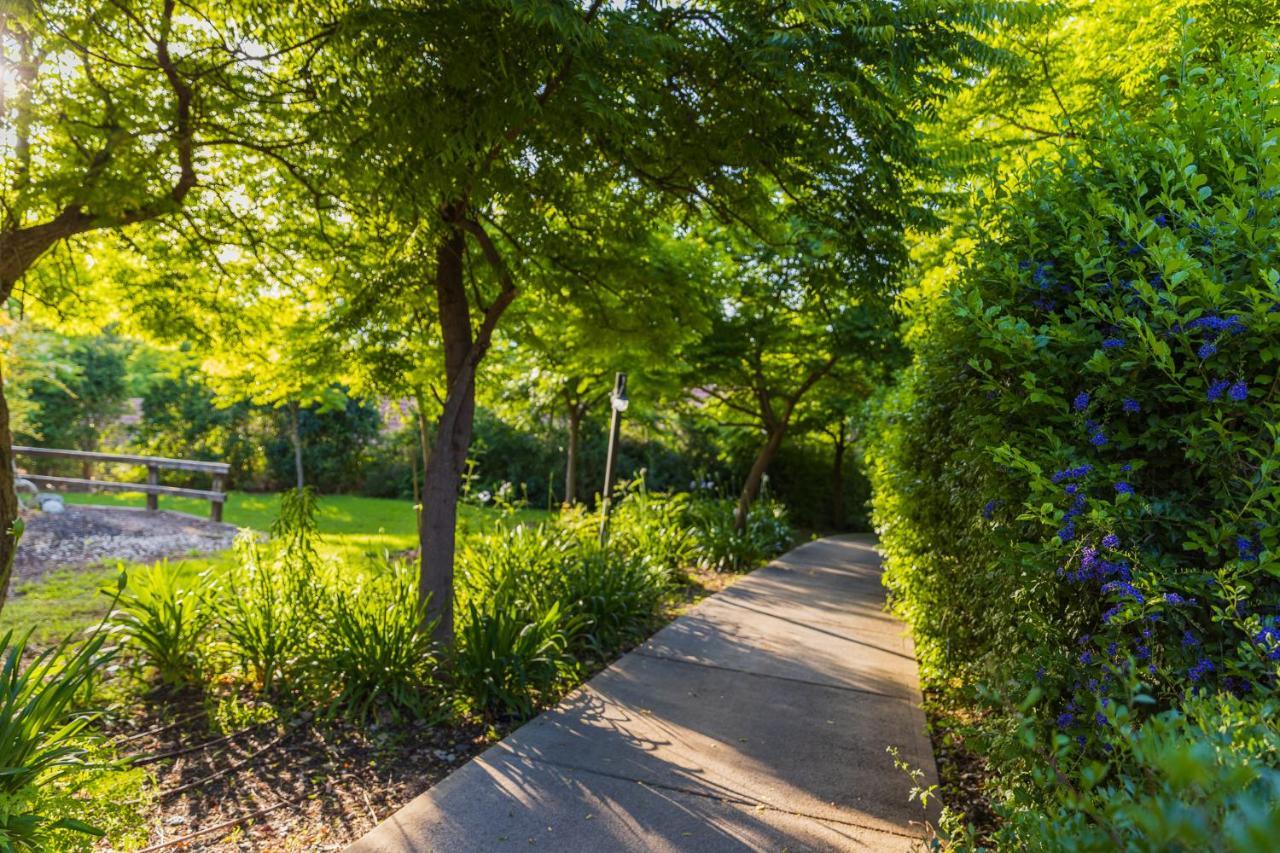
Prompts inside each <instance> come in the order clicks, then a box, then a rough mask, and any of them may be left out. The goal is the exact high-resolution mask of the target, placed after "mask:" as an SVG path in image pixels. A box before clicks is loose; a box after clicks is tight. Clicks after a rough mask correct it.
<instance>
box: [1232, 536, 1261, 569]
mask: <svg viewBox="0 0 1280 853" xmlns="http://www.w3.org/2000/svg"><path fill="white" fill-rule="evenodd" d="M1236 549H1237V550H1238V551H1239V552H1240V559H1241V560H1244V561H1245V562H1246V563H1252V562H1257V559H1258V554H1259V552H1261V551H1262V543H1261V542H1259V541H1258V540H1257V539H1249V538H1247V537H1245V536H1237V537H1236Z"/></svg>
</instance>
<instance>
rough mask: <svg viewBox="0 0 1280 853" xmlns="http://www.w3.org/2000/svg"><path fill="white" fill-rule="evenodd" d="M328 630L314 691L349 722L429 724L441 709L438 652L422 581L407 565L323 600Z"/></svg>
mask: <svg viewBox="0 0 1280 853" xmlns="http://www.w3.org/2000/svg"><path fill="white" fill-rule="evenodd" d="M320 607H321V612H322V613H323V614H324V615H323V623H322V624H323V628H322V629H321V636H320V637H318V638H317V640H316V642H315V643H314V649H313V651H312V652H311V655H310V661H309V664H310V666H309V675H310V677H311V678H312V679H313V681H314V684H313V689H316V690H318V691H319V694H320V695H321V696H322V697H323V696H324V694H325V693H331V694H333V698H332V699H330V700H329V704H328V708H329V713H331V714H337V715H341V716H342V717H344V718H346V719H374V720H377V719H381V718H384V717H386V716H390V717H393V718H396V719H401V718H405V717H408V718H411V719H425V718H426V717H427V716H428V714H429V712H430V711H431V710H432V708H433V707H434V704H433V702H432V699H431V695H432V692H433V689H434V688H435V687H436V685H435V679H434V671H435V666H436V656H435V649H434V646H433V644H432V643H431V639H430V636H431V634H430V626H427V628H426V630H424V629H423V627H424V622H425V620H426V607H425V605H424V604H423V603H422V602H421V601H419V599H418V584H417V575H416V573H415V572H413V571H412V569H411V567H409V566H407V565H405V564H404V563H403V562H394V563H391V562H389V563H385V564H381V565H377V566H375V567H374V568H373V570H372V571H371V572H369V573H368V574H367V575H366V576H365V577H363V578H361V579H360V580H359V581H357V582H355V583H352V584H342V585H334V584H331V585H329V586H328V587H327V588H326V590H325V592H324V593H323V595H322V599H321V603H320Z"/></svg>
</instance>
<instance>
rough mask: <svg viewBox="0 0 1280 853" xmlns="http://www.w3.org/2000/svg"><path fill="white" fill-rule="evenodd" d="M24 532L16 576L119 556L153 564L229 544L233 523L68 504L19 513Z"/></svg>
mask: <svg viewBox="0 0 1280 853" xmlns="http://www.w3.org/2000/svg"><path fill="white" fill-rule="evenodd" d="M23 521H24V523H25V524H26V531H25V532H24V533H23V535H22V541H21V543H19V545H18V554H17V557H16V558H15V559H14V563H13V573H14V579H15V580H19V581H22V580H33V579H35V578H39V577H41V576H43V575H47V574H49V573H50V572H53V571H55V570H57V569H65V568H83V567H87V566H96V565H100V564H102V563H104V562H113V561H115V560H124V561H128V562H138V563H153V562H155V561H156V560H162V559H164V558H166V557H181V556H186V555H188V554H192V553H199V554H206V553H211V552H214V551H222V550H224V549H226V548H229V547H231V543H232V542H233V541H234V540H235V536H236V528H235V527H233V526H232V525H230V524H219V523H216V522H212V521H207V520H205V519H202V518H196V517H195V516H193V515H187V514H185V513H180V512H170V511H168V510H159V511H157V512H148V511H146V510H144V509H132V508H124V507H97V506H68V507H67V508H66V510H65V511H64V512H59V513H51V512H39V511H33V512H24V513H23Z"/></svg>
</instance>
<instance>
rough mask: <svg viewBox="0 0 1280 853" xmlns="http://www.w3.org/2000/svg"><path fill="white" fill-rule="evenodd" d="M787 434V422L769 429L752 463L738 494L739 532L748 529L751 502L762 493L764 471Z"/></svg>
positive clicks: (736, 516) (736, 519)
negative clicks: (740, 492)
mask: <svg viewBox="0 0 1280 853" xmlns="http://www.w3.org/2000/svg"><path fill="white" fill-rule="evenodd" d="M786 434H787V425H786V424H785V423H783V424H779V425H778V426H775V427H773V428H772V429H771V430H769V433H768V437H767V438H766V439H765V443H764V446H763V447H761V448H760V452H759V453H757V454H756V458H755V461H754V462H752V463H751V471H750V472H749V473H748V474H747V480H746V482H745V483H743V484H742V494H740V495H739V496H738V508H737V509H736V510H735V511H734V513H733V525H734V529H736V530H737V531H738V532H739V533H742V532H743V531H745V530H746V529H747V513H748V512H750V511H751V503H752V501H754V500H755V499H756V497H757V496H758V495H759V494H760V484H761V483H762V482H763V481H764V472H765V471H766V470H768V468H769V463H770V462H772V461H773V457H775V456H777V455H778V448H779V447H781V446H782V438H783V436H785V435H786Z"/></svg>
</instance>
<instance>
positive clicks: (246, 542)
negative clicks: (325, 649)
mask: <svg viewBox="0 0 1280 853" xmlns="http://www.w3.org/2000/svg"><path fill="white" fill-rule="evenodd" d="M274 547H275V546H273V545H271V544H268V545H267V546H265V547H264V546H262V545H260V544H259V543H258V542H257V541H256V540H255V539H254V536H253V534H252V533H249V532H246V533H243V534H241V536H240V537H238V538H237V539H236V544H235V565H234V566H233V567H232V568H231V569H230V570H229V571H228V572H227V574H226V576H225V577H224V579H223V582H224V587H225V590H224V593H223V594H222V595H220V596H219V597H218V599H217V602H218V627H219V629H220V637H219V639H220V641H221V645H222V648H223V649H225V650H226V651H227V652H228V653H229V654H230V655H231V657H232V658H233V659H235V660H236V662H237V663H238V664H239V665H240V667H241V669H242V670H243V671H244V672H245V674H246V676H247V677H248V678H249V680H250V682H251V683H252V684H253V686H254V687H255V688H257V689H258V690H261V691H262V692H263V693H268V694H269V693H271V692H273V691H275V690H277V689H278V688H279V687H280V686H281V680H282V679H285V680H288V676H289V675H291V674H293V673H296V672H298V671H299V668H300V666H301V664H303V663H304V662H305V661H306V657H307V650H308V644H309V643H310V641H311V638H312V634H313V631H314V630H315V624H316V618H317V613H318V607H319V604H320V600H321V589H322V587H321V581H320V578H319V577H318V571H319V566H318V563H312V562H310V561H308V560H304V559H301V553H300V552H293V553H290V552H288V551H287V550H285V551H283V552H281V551H276V553H275V554H274V557H275V558H274V559H272V556H273V555H272V551H273V549H274Z"/></svg>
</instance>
